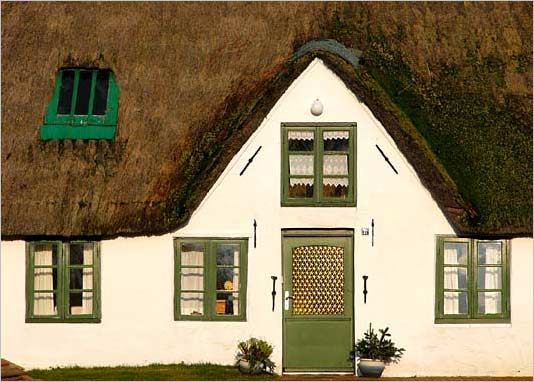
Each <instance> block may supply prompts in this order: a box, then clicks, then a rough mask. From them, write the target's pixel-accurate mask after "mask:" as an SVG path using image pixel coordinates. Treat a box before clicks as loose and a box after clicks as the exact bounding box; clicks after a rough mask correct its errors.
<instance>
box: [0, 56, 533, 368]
mask: <svg viewBox="0 0 534 382" xmlns="http://www.w3.org/2000/svg"><path fill="white" fill-rule="evenodd" d="M315 98H319V99H320V100H321V101H322V102H323V104H324V113H323V114H322V115H321V116H319V117H313V116H312V115H311V114H310V112H309V108H310V106H311V103H312V101H313V100H314V99H315ZM315 121H316V122H357V124H358V127H357V164H356V169H357V207H351V208H347V207H345V208H332V207H323V208H316V207H315V208H306V207H284V208H282V207H280V167H281V166H280V151H281V149H280V123H282V122H315ZM375 144H378V145H379V146H380V147H381V148H382V150H383V151H384V152H385V154H386V155H387V156H388V157H389V158H390V160H391V161H392V162H393V164H394V165H395V167H396V168H397V170H398V172H399V174H398V175H396V174H395V173H394V172H393V171H392V170H391V169H390V167H389V166H388V165H387V163H386V162H385V161H384V159H383V158H382V156H381V155H380V153H379V152H378V151H377V149H376V148H375ZM260 145H261V146H262V149H261V150H260V152H259V153H258V155H257V156H256V158H255V160H254V162H253V163H252V164H251V165H250V166H249V168H248V169H247V171H246V172H245V174H244V175H243V176H239V172H240V171H241V169H242V168H243V167H244V166H245V164H246V162H247V160H248V158H249V157H250V156H251V155H252V154H253V153H254V152H255V151H256V149H257V148H258V147H259V146H260ZM253 219H256V220H257V222H258V228H257V238H258V246H257V248H256V249H254V248H253V247H252V234H253V229H252V222H253ZM371 219H375V246H374V247H372V246H371V238H370V236H361V234H360V230H361V228H362V227H370V222H371ZM283 228H353V229H354V230H355V236H354V240H355V254H354V256H355V261H354V263H355V275H354V280H355V333H356V336H357V337H359V336H361V335H362V333H363V332H364V331H365V330H366V328H367V326H368V324H369V322H372V323H373V325H374V326H375V327H384V326H389V327H390V330H391V333H392V334H393V338H394V340H395V341H396V342H397V344H398V345H400V346H403V347H405V348H406V354H405V356H404V358H403V359H402V361H401V362H400V363H399V364H397V365H392V366H390V367H388V368H387V369H386V372H385V375H386V376H387V375H394V376H412V375H419V376H421V375H424V376H431V375H450V376H454V375H495V376H497V375H519V376H520V375H531V374H532V356H533V354H532V347H533V346H532V335H533V333H532V293H531V291H532V287H533V285H532V279H533V263H532V254H533V241H532V239H514V240H512V244H511V304H512V306H511V311H512V322H511V324H500V325H497V324H493V325H481V324H479V325H436V324H434V285H435V280H434V278H435V235H436V234H453V230H452V227H451V226H450V225H449V223H448V222H447V220H446V219H445V217H444V216H443V214H442V213H441V211H440V209H439V208H438V206H437V205H436V203H435V202H434V200H433V199H432V197H431V196H430V194H429V192H428V191H427V190H426V189H425V188H424V187H423V186H422V185H421V183H420V181H419V179H418V177H417V175H416V174H415V172H414V170H413V169H412V167H411V166H410V165H409V164H408V163H407V162H406V160H405V159H404V157H403V156H402V154H401V153H400V152H399V150H398V149H397V147H396V145H395V144H394V142H393V141H392V140H391V138H390V137H389V136H388V135H387V133H386V132H385V130H384V129H383V127H382V126H381V125H380V123H379V122H378V121H377V120H376V119H375V118H374V117H373V115H372V114H371V112H370V111H369V110H368V109H367V107H365V105H363V104H362V103H360V102H359V101H358V99H357V98H356V97H355V96H354V95H353V94H352V93H351V92H350V91H349V90H348V89H347V88H346V87H345V85H344V84H343V83H342V82H341V80H339V79H338V78H337V77H336V76H335V75H334V74H333V73H332V72H331V71H330V70H328V69H327V68H326V67H325V66H324V65H323V64H322V62H321V61H320V60H315V61H314V62H313V63H312V64H311V65H310V66H309V67H308V68H307V69H306V70H305V71H304V72H303V74H302V75H301V76H300V77H299V78H298V79H297V80H296V81H295V82H294V83H293V84H292V85H291V87H290V88H289V89H288V91H287V92H286V93H285V94H284V95H283V97H282V98H281V100H280V101H279V102H278V103H277V104H276V105H275V107H274V108H273V110H272V111H271V112H270V114H269V115H268V116H267V118H266V119H265V120H264V121H263V123H262V125H261V126H260V127H259V128H258V129H257V131H256V132H255V133H254V135H253V136H252V137H251V138H250V139H249V140H248V141H247V143H246V144H245V145H244V147H243V148H242V149H241V151H240V152H239V153H238V154H237V155H236V156H235V157H234V158H233V160H232V161H231V163H230V164H229V165H228V166H227V168H226V170H225V172H224V173H223V175H222V176H221V177H220V179H219V180H218V182H217V184H216V185H215V186H214V187H213V189H212V190H211V191H210V193H209V194H208V195H207V196H206V198H205V199H204V201H203V202H202V204H201V205H200V207H199V208H198V209H197V211H196V212H195V213H194V214H193V216H192V218H191V221H190V222H189V224H188V225H187V226H186V227H184V228H183V229H181V230H179V231H178V232H175V233H174V234H173V235H165V236H159V237H150V238H147V237H140V238H133V239H124V238H120V239H116V240H110V241H104V242H102V322H101V323H100V324H25V323H24V267H25V264H24V243H23V242H3V243H2V254H1V268H2V269H1V272H2V302H1V303H2V352H3V357H5V358H8V359H11V360H12V361H14V362H16V363H19V364H22V365H23V366H26V367H36V366H41V367H42V366H50V365H67V364H79V365H113V364H145V363H151V362H180V361H185V362H200V361H210V362H215V363H227V364H228V363H232V361H233V355H234V354H235V349H236V344H237V342H238V340H239V339H244V338H246V337H248V336H251V335H254V336H259V337H263V338H265V339H267V340H268V341H270V342H271V343H273V344H274V346H275V352H274V360H275V361H276V362H277V364H278V365H280V364H281V354H282V352H281V350H282V311H281V307H282V306H281V299H280V297H281V294H282V293H281V292H282V290H281V284H280V282H279V283H278V285H277V290H278V295H277V306H276V309H275V312H271V294H270V293H271V286H272V281H271V278H270V276H271V275H276V276H278V277H279V280H281V273H282V270H281V230H282V229H283ZM174 236H186V237H187V236H191V237H193V236H210V237H213V236H220V237H248V238H249V252H248V275H249V276H248V290H247V321H246V322H185V321H181V322H175V321H173V244H172V237H174ZM364 274H365V275H368V276H369V280H368V290H369V294H368V300H367V304H365V305H364V304H363V298H362V293H361V291H362V275H364ZM87 355H89V356H87Z"/></svg>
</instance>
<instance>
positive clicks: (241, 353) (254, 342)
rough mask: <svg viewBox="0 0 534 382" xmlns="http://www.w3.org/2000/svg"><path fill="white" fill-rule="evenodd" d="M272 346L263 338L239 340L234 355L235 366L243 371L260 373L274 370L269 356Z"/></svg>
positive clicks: (271, 352)
mask: <svg viewBox="0 0 534 382" xmlns="http://www.w3.org/2000/svg"><path fill="white" fill-rule="evenodd" d="M271 354H273V347H272V346H271V345H270V344H269V343H268V342H267V341H264V340H260V339H257V338H254V337H252V338H249V339H248V340H246V341H241V342H240V343H239V345H238V351H237V355H236V366H237V367H238V368H239V370H240V371H241V372H243V373H247V374H261V373H264V372H266V373H270V374H272V373H273V372H274V368H275V364H274V362H273V361H271V359H270V358H269V357H270V356H271Z"/></svg>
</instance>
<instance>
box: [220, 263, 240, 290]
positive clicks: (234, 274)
mask: <svg viewBox="0 0 534 382" xmlns="http://www.w3.org/2000/svg"><path fill="white" fill-rule="evenodd" d="M216 288H217V290H239V268H217V286H216Z"/></svg>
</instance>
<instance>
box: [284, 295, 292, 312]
mask: <svg viewBox="0 0 534 382" xmlns="http://www.w3.org/2000/svg"><path fill="white" fill-rule="evenodd" d="M289 300H293V296H290V295H289V291H288V290H286V291H285V292H284V310H289Z"/></svg>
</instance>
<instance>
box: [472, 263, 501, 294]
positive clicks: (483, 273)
mask: <svg viewBox="0 0 534 382" xmlns="http://www.w3.org/2000/svg"><path fill="white" fill-rule="evenodd" d="M477 284H478V289H501V286H502V273H501V267H478V281H477Z"/></svg>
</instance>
